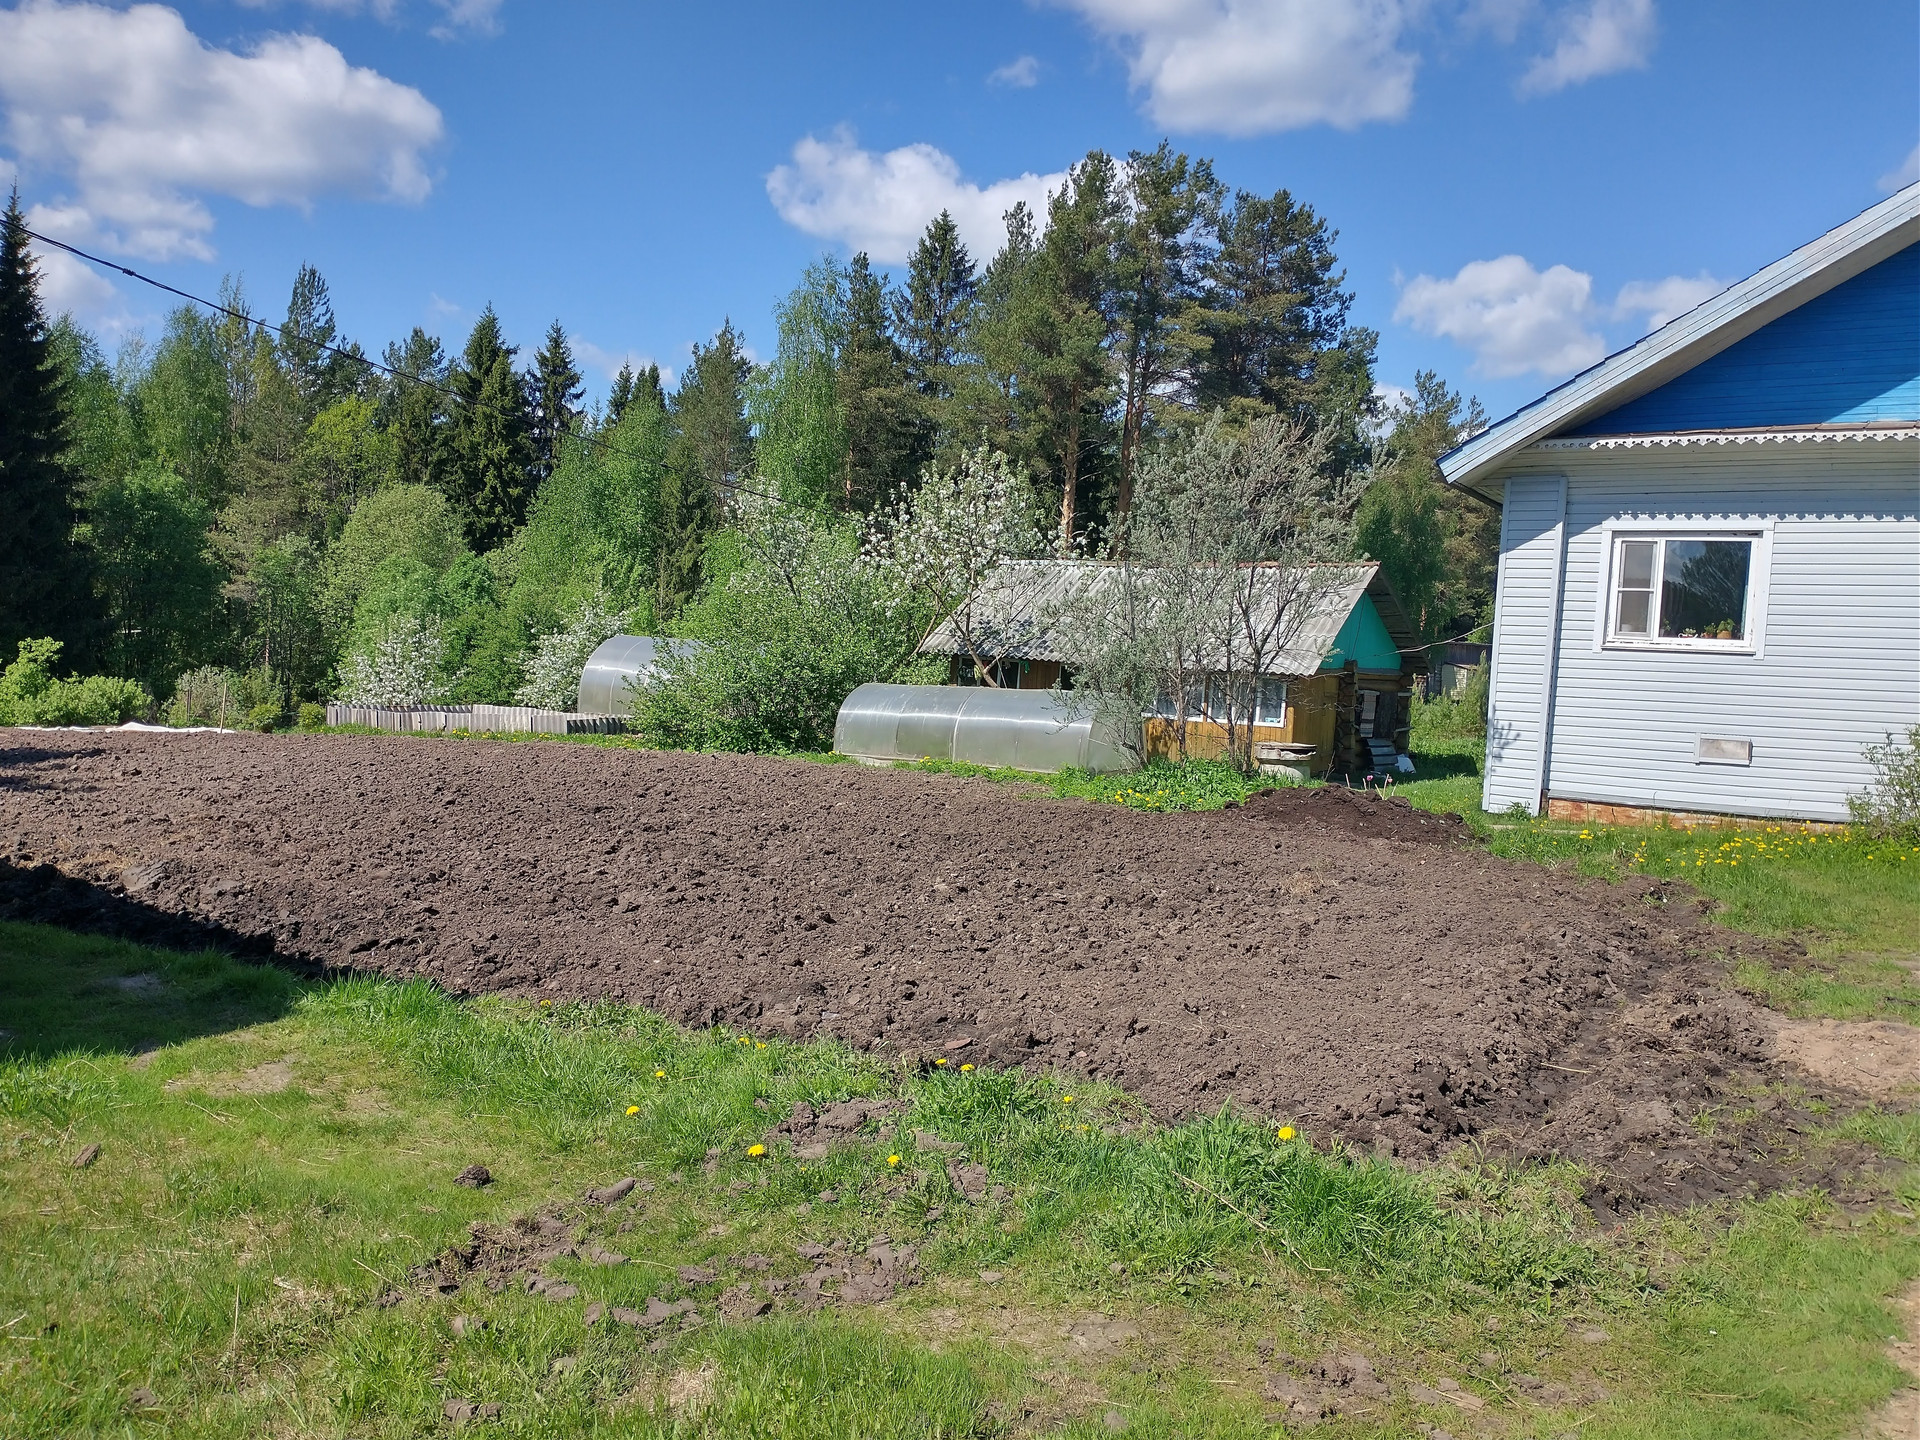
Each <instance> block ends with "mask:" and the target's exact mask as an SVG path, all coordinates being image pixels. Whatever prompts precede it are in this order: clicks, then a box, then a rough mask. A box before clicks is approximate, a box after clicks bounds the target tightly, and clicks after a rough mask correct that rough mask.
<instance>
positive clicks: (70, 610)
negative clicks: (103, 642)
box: [0, 190, 97, 663]
mask: <svg viewBox="0 0 1920 1440" xmlns="http://www.w3.org/2000/svg"><path fill="white" fill-rule="evenodd" d="M25 226H26V221H25V220H24V219H23V218H22V216H21V213H20V194H19V192H18V191H17V190H16V191H15V192H14V193H13V195H12V197H11V198H10V199H9V200H8V202H7V211H6V216H5V218H4V221H0V663H4V662H5V661H8V660H11V659H12V658H13V656H14V653H15V651H16V650H17V649H18V648H19V644H20V642H21V641H22V640H28V639H33V638H36V637H39V636H52V637H53V638H54V639H56V640H60V641H62V642H64V643H65V645H66V647H67V650H66V659H67V661H68V663H79V662H82V661H84V660H85V659H86V658H88V657H89V656H90V653H91V648H92V645H93V642H94V640H95V638H96V635H97V626H96V623H95V622H96V618H97V611H96V608H95V606H94V602H93V595H92V585H91V576H90V567H89V564H88V557H87V555H86V553H85V552H84V551H83V550H81V549H80V548H79V547H78V546H77V545H76V544H75V543H74V534H73V532H74V522H75V519H76V518H77V517H76V515H75V503H74V501H75V494H76V487H77V485H78V482H79V477H78V476H77V475H76V474H75V473H74V471H73V470H72V468H71V467H70V466H69V465H68V463H67V448H68V440H69V434H68V431H69V423H70V422H69V414H68V403H67V394H66V386H65V384H64V383H63V377H62V375H61V373H60V370H59V367H58V366H57V365H56V364H55V363H54V357H53V355H52V354H51V352H50V349H49V346H48V331H47V318H46V314H45V312H44V311H43V310H42V309H41V308H40V281H39V275H38V272H37V271H36V269H35V266H34V263H33V256H32V255H31V253H30V252H29V251H28V249H27V234H26V228H25Z"/></svg>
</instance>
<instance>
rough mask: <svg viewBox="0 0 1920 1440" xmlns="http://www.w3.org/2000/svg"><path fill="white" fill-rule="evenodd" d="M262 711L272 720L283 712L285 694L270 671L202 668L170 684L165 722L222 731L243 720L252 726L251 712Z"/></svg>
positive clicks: (214, 667) (213, 666) (214, 666)
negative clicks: (267, 712)
mask: <svg viewBox="0 0 1920 1440" xmlns="http://www.w3.org/2000/svg"><path fill="white" fill-rule="evenodd" d="M263 708H265V709H269V710H271V712H272V714H273V716H274V717H275V718H278V717H279V716H281V715H283V714H285V713H286V709H287V692H286V690H285V689H284V688H283V687H282V686H281V685H280V683H279V681H277V680H275V679H274V676H273V672H272V671H271V670H267V669H264V668H263V669H259V670H223V669H221V668H220V667H219V666H218V665H205V666H202V667H201V668H200V669H198V670H189V671H187V673H186V674H184V675H182V676H181V677H180V678H179V680H177V681H176V682H174V687H173V703H172V704H171V705H169V706H168V707H167V723H168V724H169V725H215V726H220V727H222V728H225V727H228V726H233V725H238V724H241V723H242V722H243V721H244V722H245V723H246V724H248V725H254V724H255V721H254V718H253V717H254V714H255V712H256V711H258V710H261V709H263ZM256 728H257V727H256Z"/></svg>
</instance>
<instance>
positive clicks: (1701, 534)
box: [1593, 517, 1773, 657]
mask: <svg viewBox="0 0 1920 1440" xmlns="http://www.w3.org/2000/svg"><path fill="white" fill-rule="evenodd" d="M1601 540H1602V545H1603V549H1602V551H1601V557H1600V593H1599V595H1598V596H1597V597H1596V600H1597V603H1596V604H1595V606H1594V613H1593V649H1594V651H1595V653H1598V652H1600V651H1602V650H1619V651H1627V652H1646V651H1657V652H1665V653H1669V654H1683V655H1746V656H1754V657H1758V656H1761V655H1764V654H1765V653H1766V638H1767V595H1768V592H1769V591H1770V590H1771V589H1772V584H1771V581H1772V577H1773V521H1772V520H1771V519H1770V518H1768V519H1751V520H1749V519H1740V518H1735V517H1726V518H1721V517H1715V518H1713V519H1702V520H1689V519H1681V518H1677V517H1674V518H1667V519H1660V520H1609V521H1608V522H1607V523H1606V525H1604V526H1603V527H1602V528H1601ZM1622 540H1749V541H1752V542H1753V554H1752V563H1751V564H1750V565H1749V567H1748V570H1747V633H1746V636H1745V637H1744V638H1743V639H1739V640H1708V639H1703V638H1700V637H1697V636H1696V637H1694V638H1692V639H1687V638H1684V637H1682V636H1678V635H1649V636H1647V637H1645V638H1644V639H1643V638H1641V637H1640V636H1637V635H1626V636H1622V635H1615V634H1614V633H1613V617H1614V611H1615V606H1616V601H1617V598H1618V595H1617V589H1616V583H1615V582H1616V579H1617V575H1618V569H1619V565H1620V542H1621V541H1622ZM1657 553H1658V555H1659V557H1660V559H1659V562H1658V563H1657V564H1656V565H1655V568H1654V577H1653V594H1654V602H1655V607H1656V614H1655V619H1654V628H1655V629H1656V630H1657V629H1658V628H1659V621H1658V613H1657V607H1658V603H1659V597H1660V583H1661V579H1662V575H1661V573H1660V572H1661V568H1662V567H1663V566H1664V565H1665V557H1666V551H1665V549H1664V547H1663V548H1662V549H1661V550H1660V551H1658V552H1657Z"/></svg>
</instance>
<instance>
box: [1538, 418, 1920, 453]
mask: <svg viewBox="0 0 1920 1440" xmlns="http://www.w3.org/2000/svg"><path fill="white" fill-rule="evenodd" d="M1842 440H1853V441H1856V442H1857V441H1864V440H1920V425H1873V426H1867V425H1863V426H1860V427H1859V428H1858V429H1853V428H1848V429H1839V428H1837V427H1835V428H1828V429H1824V430H1689V431H1686V432H1684V433H1681V434H1674V435H1579V436H1574V437H1573V438H1571V439H1565V440H1536V441H1534V442H1533V444H1531V445H1529V446H1527V450H1526V453H1528V454H1530V455H1531V454H1543V453H1554V454H1560V453H1564V452H1566V451H1568V450H1666V449H1676V448H1684V447H1686V446H1688V445H1788V444H1792V445H1809V444H1811V445H1824V444H1828V443H1835V444H1837V443H1838V442H1840V441H1842Z"/></svg>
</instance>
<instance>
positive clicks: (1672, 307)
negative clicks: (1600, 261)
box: [1613, 270, 1727, 331]
mask: <svg viewBox="0 0 1920 1440" xmlns="http://www.w3.org/2000/svg"><path fill="white" fill-rule="evenodd" d="M1726 288H1727V282H1726V281H1724V280H1716V279H1714V278H1713V276H1711V275H1709V274H1707V272H1706V271H1704V270H1702V271H1701V272H1700V273H1699V274H1698V275H1694V276H1686V275H1669V276H1667V278H1666V279H1664V280H1629V281H1628V282H1627V283H1626V284H1624V285H1622V286H1621V287H1620V294H1619V295H1618V297H1616V298H1615V300H1614V302H1613V314H1614V318H1615V319H1616V320H1624V319H1626V318H1628V317H1629V316H1633V315H1645V316H1646V317H1647V329H1648V330H1649V331H1654V330H1658V329H1659V328H1660V327H1661V326H1662V325H1664V324H1666V323H1667V322H1668V321H1669V320H1672V319H1675V318H1676V317H1678V316H1681V315H1684V314H1686V313H1687V311H1689V310H1691V309H1693V307H1694V306H1696V305H1698V304H1699V303H1700V302H1701V301H1703V300H1708V299H1711V298H1712V297H1713V296H1715V295H1718V294H1719V293H1720V292H1721V291H1722V290H1724V289H1726Z"/></svg>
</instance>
